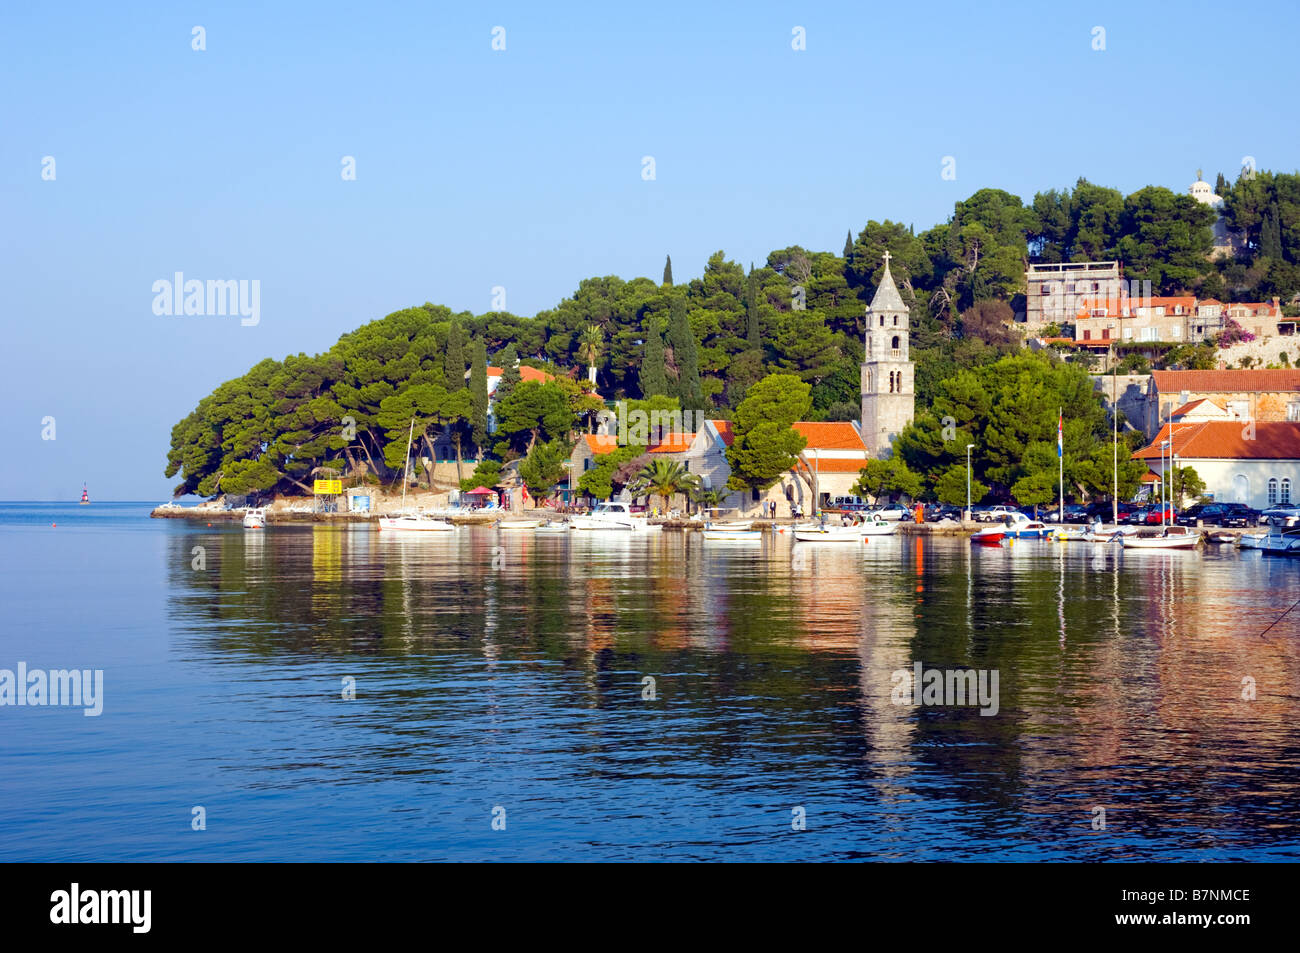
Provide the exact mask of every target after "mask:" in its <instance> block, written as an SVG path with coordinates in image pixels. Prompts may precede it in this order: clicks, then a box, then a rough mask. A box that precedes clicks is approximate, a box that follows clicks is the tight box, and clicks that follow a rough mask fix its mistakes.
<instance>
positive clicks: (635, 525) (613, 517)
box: [569, 501, 663, 533]
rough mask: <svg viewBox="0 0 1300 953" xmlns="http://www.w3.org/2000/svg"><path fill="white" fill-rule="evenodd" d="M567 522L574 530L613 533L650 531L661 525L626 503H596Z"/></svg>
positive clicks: (658, 528)
mask: <svg viewBox="0 0 1300 953" xmlns="http://www.w3.org/2000/svg"><path fill="white" fill-rule="evenodd" d="M569 524H570V525H571V526H572V527H573V528H574V529H576V530H591V531H595V532H614V533H650V532H655V531H658V530H662V529H663V527H662V526H659V525H657V524H654V523H651V522H650V521H649V520H648V519H646V517H645V516H644V514H641V513H633V512H632V508H631V507H630V506H628V505H627V504H626V503H620V502H615V501H611V502H607V503H597V504H596V508H595V509H594V510H592V511H591V512H590V513H588V514H587V515H586V516H575V517H573V519H572V520H570V521H569Z"/></svg>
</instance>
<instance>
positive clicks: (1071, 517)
mask: <svg viewBox="0 0 1300 953" xmlns="http://www.w3.org/2000/svg"><path fill="white" fill-rule="evenodd" d="M1039 518H1040V519H1041V520H1042V521H1043V522H1044V523H1059V522H1060V521H1061V510H1060V507H1053V508H1052V510H1051V511H1050V512H1047V511H1044V512H1043V515H1042V516H1041V517H1039ZM1065 522H1067V523H1087V522H1088V507H1086V506H1084V505H1083V504H1082V503H1066V504H1065Z"/></svg>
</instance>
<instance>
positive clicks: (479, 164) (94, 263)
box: [0, 2, 1300, 500]
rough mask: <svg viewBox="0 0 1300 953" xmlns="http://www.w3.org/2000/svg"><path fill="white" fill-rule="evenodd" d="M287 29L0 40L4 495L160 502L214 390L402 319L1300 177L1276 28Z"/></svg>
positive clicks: (751, 25)
mask: <svg viewBox="0 0 1300 953" xmlns="http://www.w3.org/2000/svg"><path fill="white" fill-rule="evenodd" d="M272 6H273V5H270V4H262V3H249V4H228V3H223V4H187V3H169V4H156V5H126V6H118V5H100V4H89V3H87V4H59V5H57V6H55V7H50V6H49V5H38V4H31V5H25V6H23V7H15V6H14V5H6V6H5V8H4V11H3V13H0V92H2V93H3V95H0V130H2V131H0V220H2V221H3V224H4V227H3V229H0V243H3V244H2V247H0V262H2V265H0V268H3V273H2V274H0V277H3V287H4V293H5V302H4V304H5V307H4V314H5V317H4V337H5V340H6V343H7V346H6V348H5V361H4V397H5V401H4V404H5V411H4V413H3V415H0V421H2V422H0V438H2V439H3V442H4V446H5V447H6V448H7V450H8V453H7V454H6V455H5V463H4V465H3V467H0V499H10V500H12V499H73V498H75V497H76V496H77V495H78V494H79V493H80V489H81V484H82V482H83V481H86V482H88V483H89V484H90V486H91V489H92V492H93V493H94V494H95V496H96V497H97V498H101V499H162V498H164V497H165V496H166V495H167V493H168V491H169V490H170V488H171V486H172V485H173V481H171V480H167V479H165V478H163V476H162V471H163V467H164V463H165V454H166V450H167V446H168V441H169V436H170V430H171V426H172V424H173V423H175V422H176V421H177V420H179V419H180V418H181V417H183V416H184V415H185V414H186V413H188V412H189V411H190V410H191V409H192V408H193V406H194V405H195V403H196V402H197V401H198V400H199V398H201V397H202V396H204V395H205V394H207V393H208V392H209V391H210V390H212V388H213V387H215V386H216V385H217V384H219V383H220V382H221V381H223V380H227V379H229V378H231V377H235V376H238V375H239V374H241V373H243V372H244V371H245V370H247V368H248V367H250V366H251V365H253V364H254V363H256V362H257V361H259V360H261V359H262V358H264V357H268V356H271V357H277V358H279V357H283V356H284V355H285V354H288V353H297V352H307V353H316V352H319V351H322V350H325V349H326V348H328V347H329V346H330V345H331V344H332V343H333V342H334V341H335V340H336V339H337V338H338V336H339V335H340V334H343V333H345V332H347V331H349V330H351V329H353V328H355V327H357V326H358V325H360V324H363V323H365V322H366V321H369V320H372V319H374V318H378V317H382V316H383V315H385V314H388V313H389V312H392V311H395V310H397V309H399V308H402V307H406V306H409V305H412V304H420V303H423V302H424V301H432V302H435V303H440V304H446V305H448V306H450V307H452V308H454V309H456V310H470V311H473V312H475V313H482V312H485V311H487V310H489V306H490V303H491V295H492V289H493V287H494V286H503V287H504V288H505V289H506V307H507V309H508V310H510V311H513V312H515V313H516V314H527V315H531V314H534V313H536V312H537V311H538V310H541V309H543V308H548V307H553V306H554V305H555V304H556V303H557V302H558V301H560V300H561V299H563V298H564V297H566V296H568V295H570V294H572V292H573V291H574V289H575V288H576V287H577V284H578V282H579V281H580V280H581V279H582V278H584V277H589V276H593V275H607V274H616V275H620V276H622V277H624V278H632V277H635V276H638V275H649V276H652V277H655V278H658V277H659V275H660V272H661V270H662V267H663V259H664V255H665V253H671V254H672V256H673V273H674V277H675V278H676V279H677V280H678V281H679V282H680V281H682V280H685V279H687V278H690V277H692V276H697V275H699V273H700V272H701V270H702V268H703V265H704V262H705V260H706V259H707V257H708V256H709V255H710V254H711V253H712V252H714V251H716V250H717V249H719V248H721V249H724V250H725V251H726V253H727V255H728V257H731V258H733V259H735V260H737V261H740V262H742V263H744V264H746V265H748V263H749V262H751V261H753V262H762V261H763V260H764V258H765V257H766V255H767V253H768V252H769V251H771V250H772V249H774V248H782V247H785V246H787V245H790V244H796V243H797V244H801V245H804V246H806V247H810V248H815V249H828V250H834V251H838V250H840V249H841V248H842V247H843V243H844V235H845V232H846V230H848V229H850V228H852V229H853V230H854V232H856V231H857V230H858V229H860V228H861V227H862V226H863V225H864V224H865V223H866V222H867V220H868V219H873V218H874V219H885V218H890V219H894V220H900V221H903V222H908V223H914V224H915V225H916V227H917V229H918V230H920V229H923V228H926V227H929V226H930V225H932V224H934V223H936V222H939V221H944V220H946V218H947V217H948V215H949V214H950V213H951V210H952V203H953V202H954V201H956V200H958V199H961V198H965V197H966V196H969V195H970V194H971V193H972V192H974V191H976V190H977V189H979V188H982V187H990V186H991V187H998V188H1004V189H1007V190H1008V191H1011V192H1014V193H1016V194H1018V195H1020V196H1022V197H1024V198H1026V199H1028V198H1030V197H1032V195H1033V193H1034V192H1036V191H1039V190H1042V189H1046V188H1051V187H1065V186H1070V185H1072V184H1073V183H1074V181H1075V180H1076V179H1077V178H1078V177H1079V176H1086V177H1087V178H1089V179H1090V180H1092V181H1094V182H1097V183H1100V184H1104V185H1108V186H1112V187H1115V188H1119V189H1122V190H1124V191H1125V192H1129V191H1132V190H1134V189H1137V188H1140V187H1142V186H1143V185H1147V184H1158V185H1165V186H1168V187H1170V188H1173V189H1178V190H1184V189H1186V188H1187V186H1188V185H1189V184H1190V183H1191V181H1192V180H1193V178H1194V175H1195V170H1196V169H1197V168H1204V169H1205V172H1206V176H1207V178H1210V180H1211V181H1213V175H1214V174H1215V173H1216V172H1218V171H1223V172H1224V173H1225V174H1228V175H1230V176H1234V177H1235V174H1236V170H1237V169H1239V168H1240V165H1241V162H1242V157H1243V156H1248V155H1249V156H1253V157H1255V160H1256V162H1257V164H1258V166H1259V167H1260V168H1271V169H1283V170H1287V171H1292V170H1294V169H1295V168H1297V166H1300V162H1298V161H1297V155H1298V154H1300V151H1298V149H1297V139H1298V138H1300V124H1298V123H1297V122H1296V118H1297V116H1296V112H1297V109H1296V105H1295V99H1294V90H1295V82H1294V80H1293V78H1292V76H1291V72H1292V69H1293V68H1292V67H1291V65H1290V64H1289V62H1288V61H1287V58H1286V56H1285V55H1284V53H1283V50H1282V47H1281V46H1280V45H1277V46H1270V45H1269V44H1268V42H1267V38H1269V37H1277V38H1284V37H1288V36H1294V35H1295V32H1296V29H1297V26H1300V14H1298V13H1297V10H1296V8H1295V6H1294V5H1293V4H1287V3H1261V4H1256V5H1253V6H1252V7H1250V14H1249V16H1247V15H1244V14H1240V13H1238V12H1236V11H1235V10H1234V9H1232V8H1224V7H1222V6H1221V5H1211V4H1208V3H1203V4H1196V3H1184V4H1178V5H1163V4H1162V5H1156V4H1139V3H1132V2H1128V3H1087V4H1076V3H1066V4H1032V3H1023V4H1022V3H999V4H970V3H953V4H945V3H925V4H891V5H876V4H863V3H853V4H843V5H839V4H832V5H816V4H813V5H802V4H757V3H755V4H731V5H726V6H715V5H708V4H700V3H692V4H677V3H670V2H656V3H651V4H635V5H617V6H611V5H608V4H592V5H586V6H584V5H570V4H564V5H560V7H561V8H557V7H556V6H555V5H544V6H543V5H537V4H520V5H513V4H485V5H478V4H465V5H444V6H435V5H433V4H427V3H420V4H414V3H412V4H394V5H391V6H389V5H377V6H378V7H380V8H379V9H371V8H370V7H369V6H367V5H364V4H352V3H348V4H326V3H311V4H299V5H283V6H282V5H278V4H277V5H274V7H275V8H274V9H271V7H272ZM196 25H200V26H202V27H203V28H204V30H205V40H206V49H205V50H202V51H196V50H194V49H192V28H193V27H194V26H196ZM495 26H503V27H504V28H505V41H506V49H505V50H504V51H494V50H493V49H492V30H493V27H495ZM796 26H802V27H803V28H804V30H805V33H806V47H807V48H806V49H805V50H802V51H795V50H793V49H792V48H791V40H792V30H793V28H794V27H796ZM1096 26H1101V27H1103V28H1104V29H1105V46H1106V48H1105V50H1102V51H1098V50H1094V49H1093V48H1092V46H1093V28H1094V27H1096ZM647 155H648V156H653V157H654V159H655V173H656V178H655V179H654V180H653V181H646V180H644V179H643V178H642V174H641V171H642V157H643V156H647ZM46 156H52V157H54V161H55V166H54V169H55V178H54V179H53V180H52V181H50V180H46V179H43V178H42V168H43V161H44V157H46ZM344 156H353V157H355V161H356V180H355V181H344V180H343V178H342V176H341V174H340V172H341V168H342V166H341V161H342V157H344ZM945 156H952V157H953V158H954V159H955V160H956V173H957V175H956V179H955V181H945V180H944V179H942V178H941V176H940V170H941V163H942V161H943V157H945ZM177 271H180V272H183V273H184V274H185V275H186V277H187V278H199V279H229V278H235V279H248V280H252V279H256V280H258V281H260V283H261V314H260V322H259V323H258V324H257V325H256V326H255V327H246V326H241V324H240V323H239V320H238V319H237V318H230V317H219V316H206V317H195V316H190V317H176V316H170V317H169V316H157V315H155V314H154V313H153V310H152V307H151V306H152V303H153V298H154V295H153V291H152V285H153V282H154V281H156V280H158V279H162V278H166V279H170V278H171V276H172V275H173V273H175V272H177ZM47 416H52V417H54V418H55V426H56V431H55V439H54V440H42V439H41V436H42V429H43V428H42V419H43V418H45V417H47Z"/></svg>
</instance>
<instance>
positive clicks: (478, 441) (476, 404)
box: [469, 337, 488, 460]
mask: <svg viewBox="0 0 1300 953" xmlns="http://www.w3.org/2000/svg"><path fill="white" fill-rule="evenodd" d="M469 393H470V426H471V427H472V428H473V439H474V445H475V446H476V447H478V451H479V459H480V460H482V459H483V448H484V447H486V446H487V439H488V429H487V428H488V392H487V345H486V344H484V343H483V339H482V338H481V337H479V338H475V339H474V345H473V358H472V360H471V362H470V368H469Z"/></svg>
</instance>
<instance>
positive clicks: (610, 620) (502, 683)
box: [0, 503, 1300, 861]
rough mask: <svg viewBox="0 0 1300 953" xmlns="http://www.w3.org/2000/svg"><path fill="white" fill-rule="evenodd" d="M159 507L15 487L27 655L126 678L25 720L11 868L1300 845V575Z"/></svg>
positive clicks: (888, 543) (5, 719)
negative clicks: (931, 681) (912, 684)
mask: <svg viewBox="0 0 1300 953" xmlns="http://www.w3.org/2000/svg"><path fill="white" fill-rule="evenodd" d="M148 511H149V505H147V504H104V503H96V504H94V505H92V506H90V507H78V506H75V505H71V506H63V505H52V504H0V593H2V594H3V629H2V630H0V631H2V632H3V635H2V637H0V669H8V670H15V669H16V668H17V666H18V664H19V663H20V662H23V663H26V665H27V668H28V669H29V670H33V669H99V670H102V671H103V679H104V681H103V699H102V701H103V713H102V714H101V715H99V716H98V717H86V716H85V715H84V714H83V712H82V710H81V709H79V708H71V707H64V708H55V707H12V706H6V707H0V831H3V834H4V836H3V838H0V860H7V861H12V860H475V859H494V860H506V859H525V860H541V859H572V860H681V859H736V860H830V859H872V860H961V859H978V860H991V859H1009V860H1114V861H1119V860H1250V859H1288V858H1296V857H1300V771H1297V765H1298V764H1300V743H1298V742H1297V733H1296V730H1295V727H1296V724H1297V719H1298V717H1300V697H1298V696H1300V690H1298V687H1300V663H1298V656H1300V608H1297V609H1296V610H1295V611H1293V612H1292V613H1291V614H1290V615H1288V616H1286V617H1285V618H1282V621H1280V622H1279V621H1278V619H1279V617H1282V616H1283V613H1284V612H1285V611H1286V610H1287V609H1288V607H1290V606H1291V605H1292V604H1293V603H1295V602H1296V601H1297V599H1300V560H1286V559H1280V558H1276V557H1273V558H1268V557H1262V556H1261V555H1260V554H1259V553H1257V552H1241V553H1239V552H1237V551H1235V550H1233V549H1231V548H1217V547H1216V548H1210V549H1208V550H1207V551H1205V552H1204V553H1195V552H1192V553H1169V552H1166V553H1158V552H1145V553H1134V552H1131V551H1130V552H1127V553H1122V552H1118V551H1115V550H1113V549H1111V548H1109V547H1105V546H1092V545H1084V544H1067V545H1063V544H1053V543H1048V542H1022V543H1017V544H1015V546H1013V547H1009V548H999V549H983V548H974V549H973V548H972V547H971V546H970V545H969V544H968V543H967V542H965V541H964V540H960V539H952V540H946V539H945V540H931V541H926V542H914V541H910V540H904V539H888V540H872V541H871V542H870V543H869V544H867V545H864V546H861V547H847V548H839V547H836V546H821V547H818V546H817V545H816V544H808V545H805V546H804V547H803V548H802V549H801V550H800V551H799V552H797V553H793V554H792V544H791V543H790V542H789V541H788V540H787V539H785V538H780V539H777V538H771V539H768V540H766V541H765V542H763V543H762V544H761V545H749V544H736V543H712V542H706V541H704V540H703V539H701V538H700V537H699V536H698V535H691V534H683V533H674V532H667V533H663V534H661V535H659V536H651V537H642V538H629V537H626V536H618V537H615V538H608V537H605V536H601V535H573V536H558V537H546V536H534V535H532V534H530V533H507V534H500V533H498V532H496V531H493V530H489V529H477V528H476V529H461V530H458V531H457V532H456V533H455V534H450V535H448V536H446V537H443V536H441V535H434V536H432V537H429V538H411V537H406V536H401V535H398V536H389V535H387V534H384V535H381V534H379V533H378V532H376V531H375V530H374V529H372V528H363V527H326V526H310V525H304V526H288V527H285V526H273V527H271V528H270V529H268V530H266V531H264V532H246V531H244V530H243V529H242V528H240V527H239V526H238V525H222V524H218V525H214V526H211V527H208V526H205V525H203V524H202V523H190V522H187V521H181V520H150V519H148V518H147V514H148ZM1270 626H1272V628H1271V629H1270V628H1269V627H1270ZM1266 630H1267V632H1266ZM916 662H920V663H922V665H923V668H924V669H931V668H933V669H940V670H949V669H953V670H962V669H972V670H978V671H981V672H984V673H985V675H986V676H987V675H989V674H990V673H993V672H996V673H997V676H998V710H997V713H996V714H991V715H982V714H980V711H979V709H978V708H976V707H971V706H969V705H966V706H957V705H921V706H913V705H910V704H909V705H899V704H895V703H894V700H893V699H891V692H893V691H894V690H895V687H896V685H897V684H899V682H898V680H897V679H898V677H897V676H895V675H894V673H895V672H899V671H906V672H908V673H909V674H910V672H911V671H912V670H913V666H914V663H916ZM647 679H652V680H653V681H647ZM908 692H909V695H910V689H908ZM349 695H354V697H346V696H349ZM1251 695H1253V698H1248V697H1243V696H1251ZM198 808H201V809H202V811H201V812H198V811H196V809H198ZM196 817H201V818H202V819H203V821H204V825H205V829H202V830H195V829H194V827H195V826H196V824H197V823H198V822H197V821H196V820H195V818H196ZM494 822H495V824H494ZM800 827H802V828H803V829H798V828H800Z"/></svg>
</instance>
